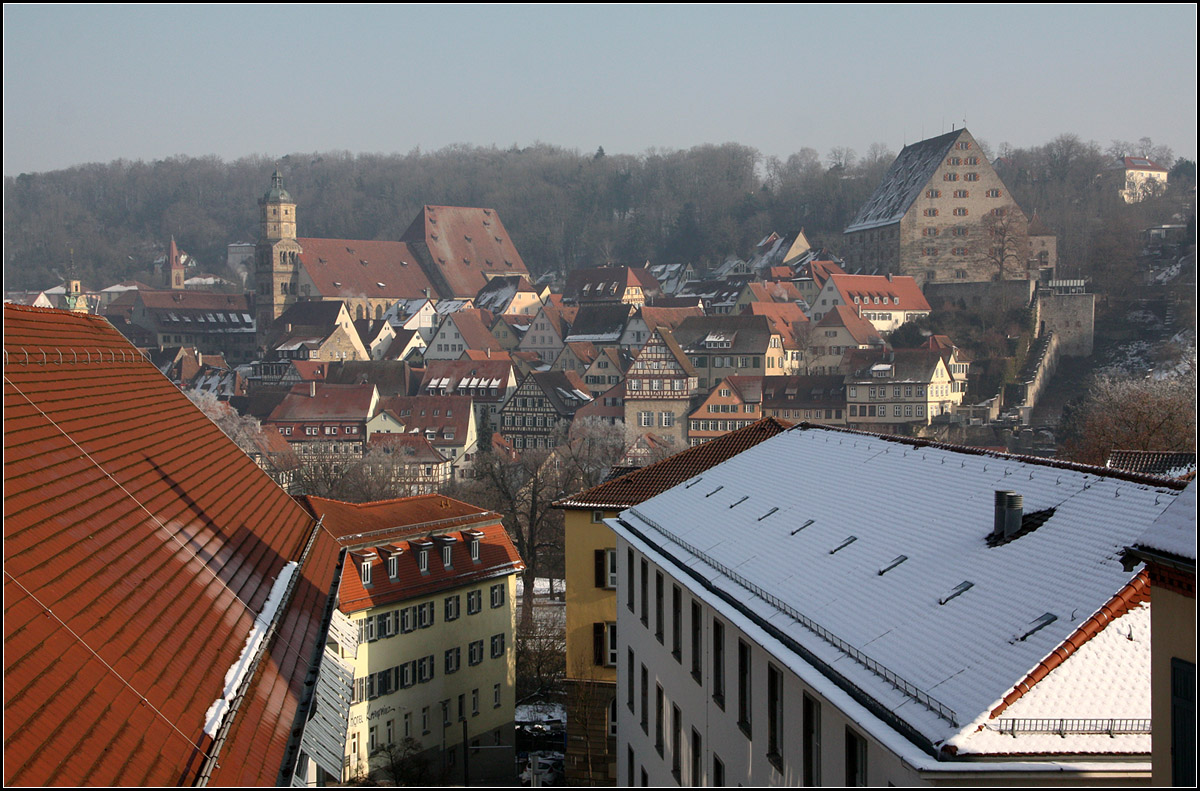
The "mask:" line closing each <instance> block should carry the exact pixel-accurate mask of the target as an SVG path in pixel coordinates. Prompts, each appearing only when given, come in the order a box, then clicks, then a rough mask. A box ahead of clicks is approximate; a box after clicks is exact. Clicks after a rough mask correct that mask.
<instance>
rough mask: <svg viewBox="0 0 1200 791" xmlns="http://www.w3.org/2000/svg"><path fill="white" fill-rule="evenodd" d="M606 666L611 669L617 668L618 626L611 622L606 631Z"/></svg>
mask: <svg viewBox="0 0 1200 791" xmlns="http://www.w3.org/2000/svg"><path fill="white" fill-rule="evenodd" d="M604 634H605V641H606V645H605V649H606V650H605V664H606V665H608V666H609V667H616V666H617V624H616V621H609V622H608V624H607V626H606V628H605V630H604Z"/></svg>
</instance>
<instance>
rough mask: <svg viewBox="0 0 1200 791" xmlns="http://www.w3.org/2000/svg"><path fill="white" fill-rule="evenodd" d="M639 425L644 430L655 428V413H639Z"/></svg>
mask: <svg viewBox="0 0 1200 791" xmlns="http://www.w3.org/2000/svg"><path fill="white" fill-rule="evenodd" d="M638 424H639V425H640V426H641V427H642V428H653V426H654V413H653V412H638Z"/></svg>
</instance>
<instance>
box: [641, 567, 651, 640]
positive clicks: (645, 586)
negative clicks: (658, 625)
mask: <svg viewBox="0 0 1200 791" xmlns="http://www.w3.org/2000/svg"><path fill="white" fill-rule="evenodd" d="M649 624H650V566H649V564H647V563H646V560H645V558H643V559H642V626H648V625H649Z"/></svg>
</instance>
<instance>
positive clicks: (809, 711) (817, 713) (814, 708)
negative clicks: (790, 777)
mask: <svg viewBox="0 0 1200 791" xmlns="http://www.w3.org/2000/svg"><path fill="white" fill-rule="evenodd" d="M801 738H802V740H803V743H804V785H806V786H817V785H820V784H821V704H820V703H818V702H817V701H816V700H815V699H813V698H811V697H809V696H808V695H807V694H805V696H804V724H803V728H802V731H801Z"/></svg>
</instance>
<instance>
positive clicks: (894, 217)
mask: <svg viewBox="0 0 1200 791" xmlns="http://www.w3.org/2000/svg"><path fill="white" fill-rule="evenodd" d="M964 134H967V130H966V129H959V130H957V131H954V132H947V133H946V134H944V135H938V136H937V137H931V138H929V139H928V140H922V141H921V142H919V143H913V144H912V145H908V146H905V147H904V148H903V150H901V151H900V154H899V155H898V156H897V157H896V159H895V161H894V162H892V166H891V167H890V168H888V171H887V173H885V174H884V176H883V180H882V181H880V182H879V186H878V187H876V188H875V192H873V193H872V194H871V197H869V198H867V202H866V203H864V204H863V206H862V208H861V209H859V210H858V214H857V215H856V216H855V218H854V219H853V220H851V222H850V225H848V226H847V227H846V231H845V232H846V233H852V232H854V231H865V230H869V229H871V228H879V227H881V226H884V225H891V224H892V223H897V222H900V218H901V217H903V216H904V215H905V214H906V213H907V212H908V208H909V207H910V206H912V203H913V201H915V200H916V199H917V196H918V195H920V194H921V190H922V189H924V187H925V185H926V184H928V183H929V179H931V178H933V174H934V172H935V171H937V169H938V167H939V166H940V165H941V164H942V161H943V160H944V159H945V158H946V156H947V155H948V154H949V153H950V151H951V149H952V148H953V146H954V144H955V143H956V142H957V141H958V139H959V137H961V136H962V135H964Z"/></svg>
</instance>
